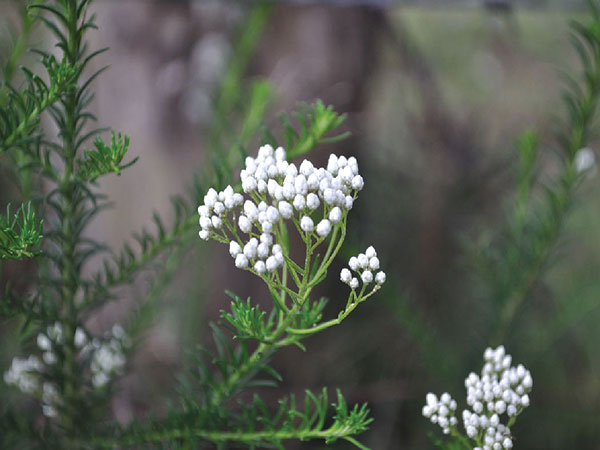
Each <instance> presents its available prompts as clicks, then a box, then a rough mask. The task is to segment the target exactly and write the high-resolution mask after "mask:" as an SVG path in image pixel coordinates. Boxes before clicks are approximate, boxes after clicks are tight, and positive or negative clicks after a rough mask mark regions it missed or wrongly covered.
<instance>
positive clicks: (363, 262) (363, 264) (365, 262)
mask: <svg viewBox="0 0 600 450" xmlns="http://www.w3.org/2000/svg"><path fill="white" fill-rule="evenodd" d="M358 266H359V267H360V268H361V269H366V268H367V267H369V258H368V257H367V255H365V254H364V253H360V254H359V255H358Z"/></svg>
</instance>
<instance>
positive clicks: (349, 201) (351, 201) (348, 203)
mask: <svg viewBox="0 0 600 450" xmlns="http://www.w3.org/2000/svg"><path fill="white" fill-rule="evenodd" d="M353 204H354V198H352V197H351V196H350V195H346V202H345V203H344V208H346V209H347V210H348V211H350V210H351V209H352V205H353Z"/></svg>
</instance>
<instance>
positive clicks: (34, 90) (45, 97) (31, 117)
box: [0, 54, 76, 152]
mask: <svg viewBox="0 0 600 450" xmlns="http://www.w3.org/2000/svg"><path fill="white" fill-rule="evenodd" d="M41 63H42V65H43V66H44V67H45V69H46V72H47V76H48V78H49V83H46V82H45V81H44V80H43V79H42V78H41V77H40V76H38V75H36V74H35V73H33V72H32V71H31V70H29V69H28V68H26V67H23V68H22V72H23V75H24V78H25V82H24V83H25V86H24V87H23V88H21V89H16V88H14V87H12V86H11V85H9V84H7V83H6V82H4V83H3V85H2V84H0V89H5V90H6V91H7V95H6V97H5V99H4V104H3V105H2V108H0V152H2V151H6V150H8V149H9V148H11V147H13V146H16V145H22V144H25V143H27V142H30V141H32V140H33V139H35V138H36V137H37V136H36V134H35V132H34V131H35V129H36V127H37V125H38V121H39V118H40V115H41V114H42V113H43V112H44V111H45V110H46V109H48V108H50V107H51V106H52V105H54V104H55V103H56V102H57V101H58V100H60V98H61V97H62V96H63V95H64V94H65V93H66V92H67V91H69V90H70V89H72V87H73V85H72V83H73V80H74V79H75V78H76V69H75V67H73V66H72V65H70V64H69V63H68V62H66V61H60V62H58V61H57V60H56V58H55V57H54V56H53V55H48V54H45V55H43V57H42V60H41Z"/></svg>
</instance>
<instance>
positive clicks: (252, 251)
mask: <svg viewBox="0 0 600 450" xmlns="http://www.w3.org/2000/svg"><path fill="white" fill-rule="evenodd" d="M252 242H253V241H248V243H246V245H244V255H245V256H246V258H248V259H249V260H250V259H254V258H256V252H257V249H258V245H254V244H253V243H252Z"/></svg>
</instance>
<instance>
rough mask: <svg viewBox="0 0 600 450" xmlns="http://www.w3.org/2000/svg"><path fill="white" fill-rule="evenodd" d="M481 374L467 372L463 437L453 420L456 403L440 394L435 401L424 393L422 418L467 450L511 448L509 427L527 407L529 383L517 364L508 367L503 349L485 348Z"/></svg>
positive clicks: (444, 394) (434, 398) (506, 355)
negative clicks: (466, 405) (466, 407)
mask: <svg viewBox="0 0 600 450" xmlns="http://www.w3.org/2000/svg"><path fill="white" fill-rule="evenodd" d="M483 360H484V365H483V368H482V370H481V373H480V374H479V375H477V374H476V373H474V372H471V373H470V374H469V376H468V377H467V378H466V379H465V388H466V390H467V399H466V400H467V404H468V405H469V407H470V409H464V410H463V411H462V425H463V428H464V430H465V433H466V436H465V434H463V433H462V432H461V431H459V426H458V423H459V419H458V418H457V417H456V412H457V406H458V405H457V402H456V400H454V399H453V398H452V397H451V396H450V394H448V393H447V392H444V393H443V394H442V395H441V396H440V397H439V398H438V397H437V396H436V395H435V394H433V393H431V392H430V393H428V394H427V396H426V404H425V406H423V416H425V417H426V418H428V419H429V420H430V421H431V422H432V423H434V424H437V425H439V426H440V427H441V428H442V431H443V432H444V434H450V435H452V436H453V437H454V438H456V439H457V441H458V442H459V443H460V448H466V449H469V450H471V449H472V450H503V449H505V450H508V449H511V448H513V445H514V444H513V440H514V438H513V436H512V434H511V430H510V427H512V426H513V424H514V423H515V421H516V420H517V417H518V416H519V414H521V412H523V410H524V409H525V408H527V407H528V406H529V392H530V391H531V388H532V386H533V379H532V377H531V374H530V373H529V371H528V370H527V369H526V368H525V367H524V366H523V365H522V364H519V365H517V366H516V367H515V366H512V365H511V364H512V357H511V356H510V355H508V354H507V353H506V350H505V349H504V347H503V346H500V347H498V348H496V349H492V348H489V347H488V348H487V349H486V350H485V352H484V354H483Z"/></svg>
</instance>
